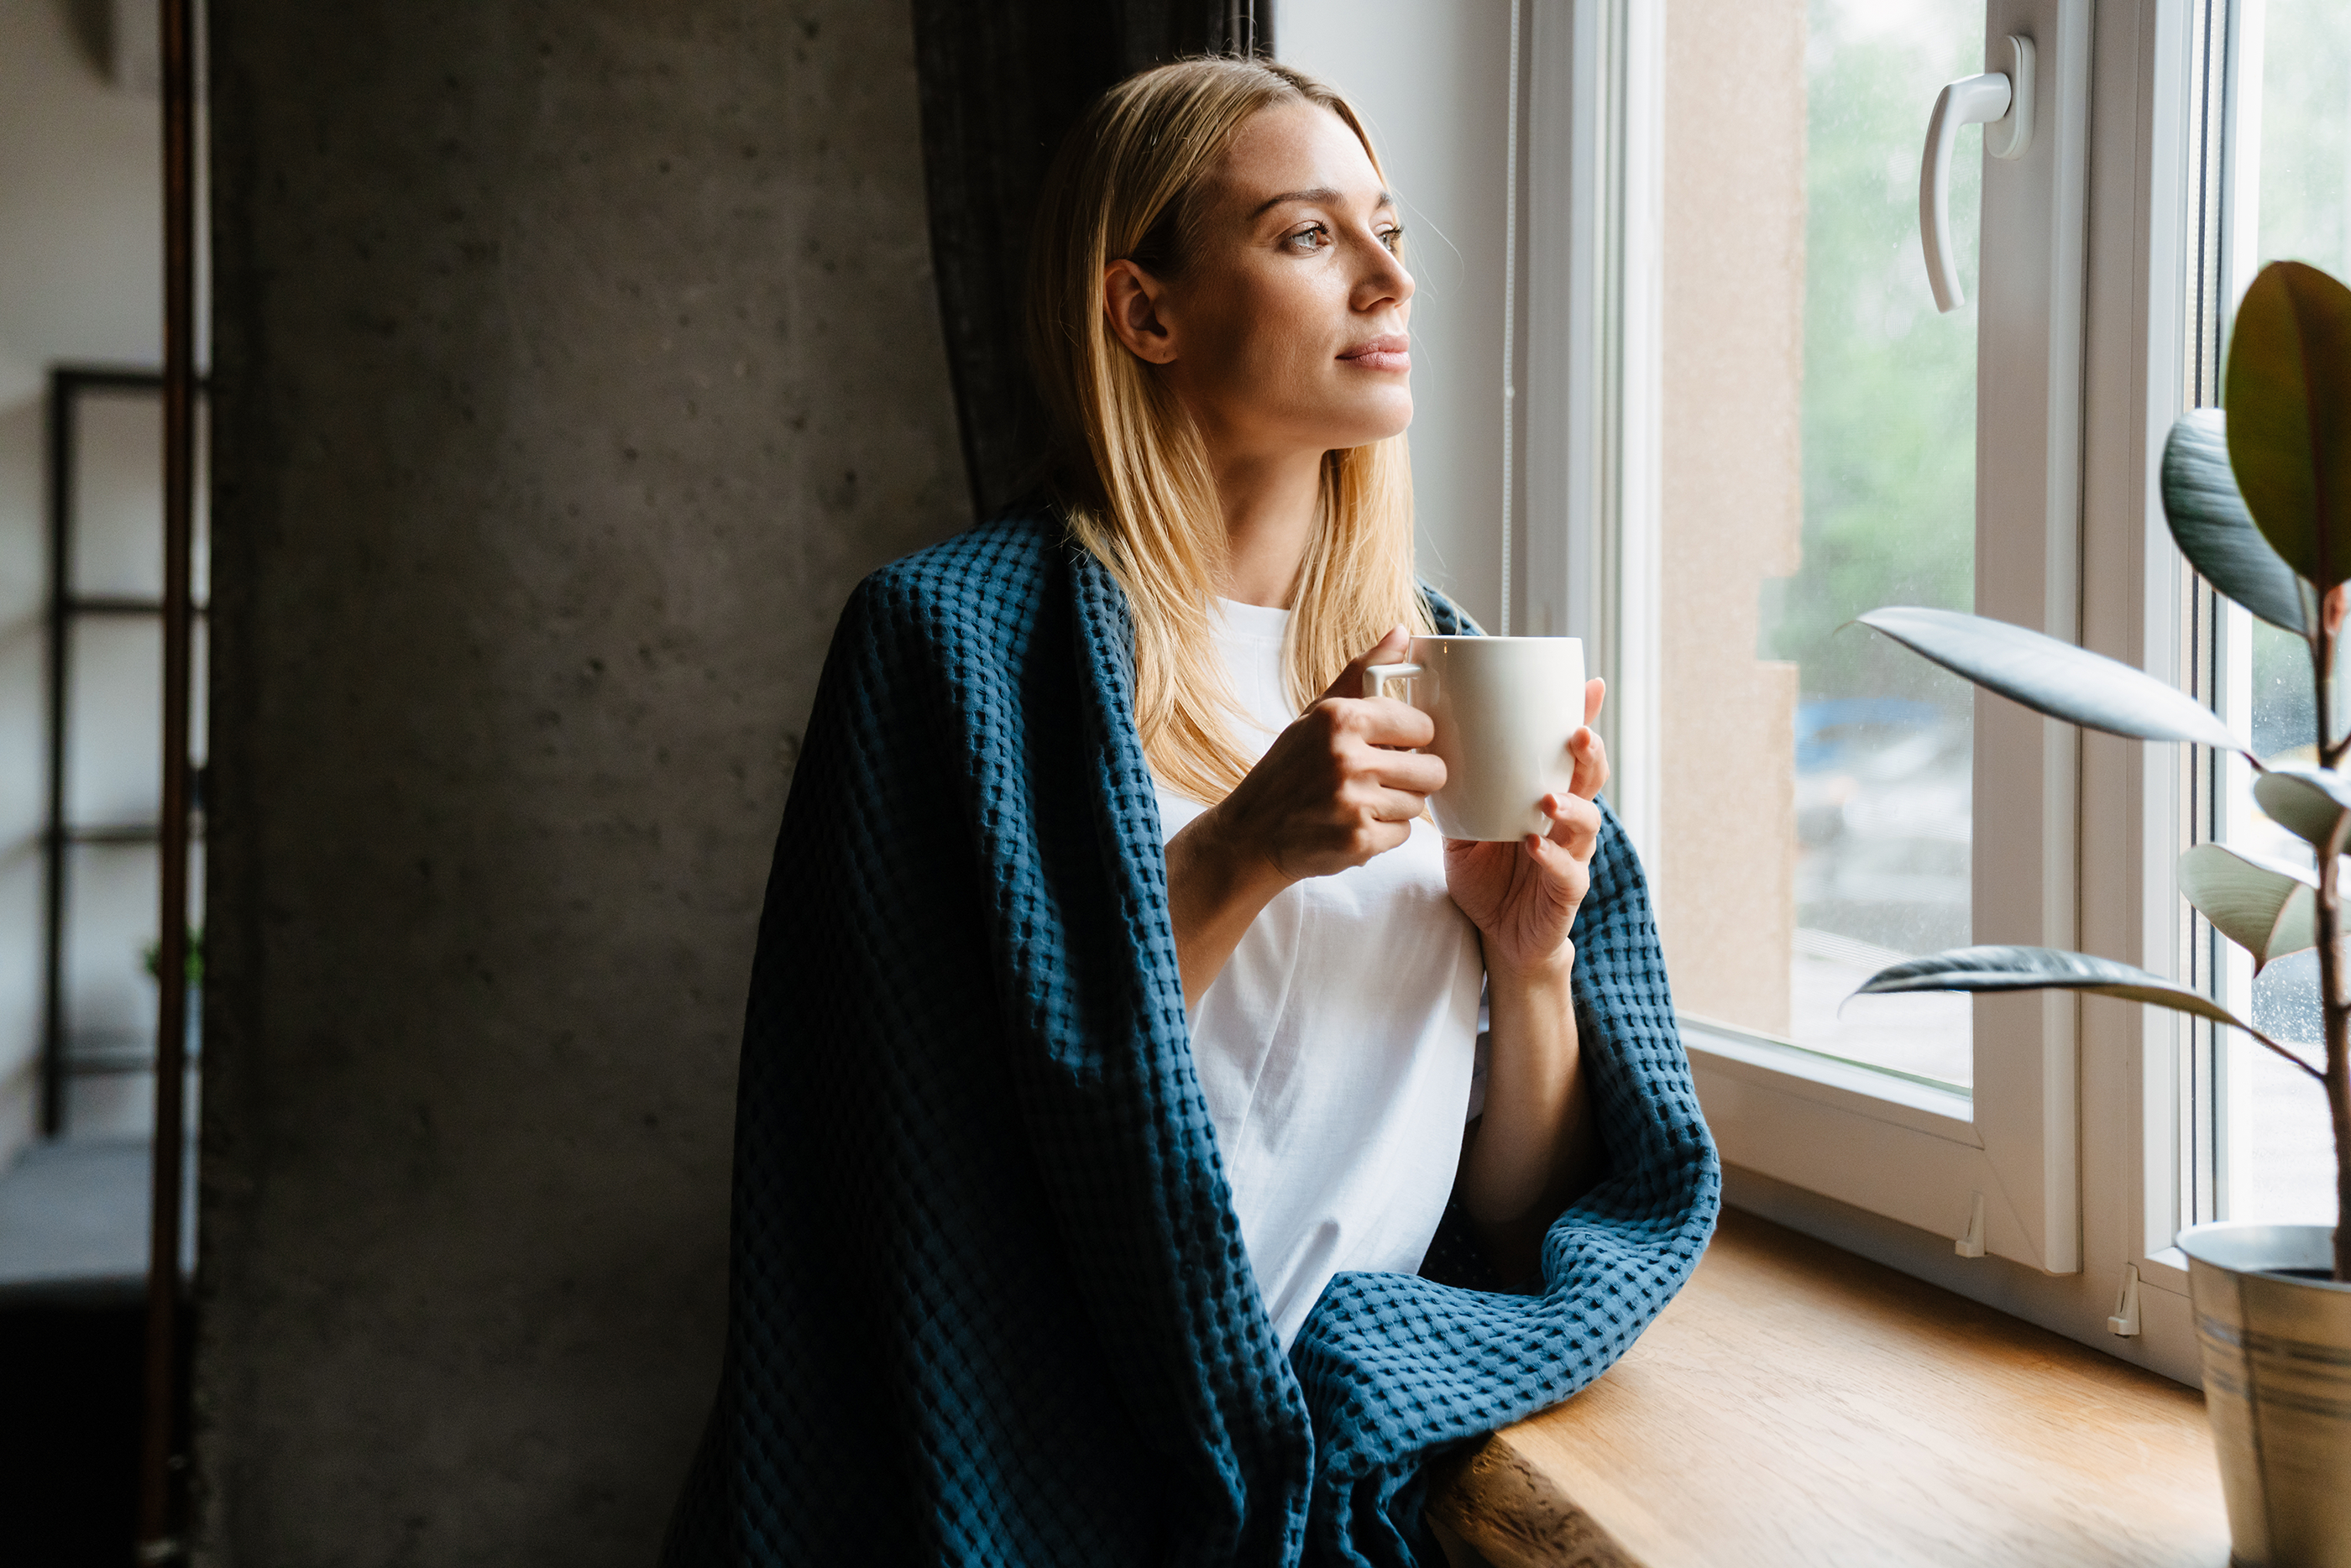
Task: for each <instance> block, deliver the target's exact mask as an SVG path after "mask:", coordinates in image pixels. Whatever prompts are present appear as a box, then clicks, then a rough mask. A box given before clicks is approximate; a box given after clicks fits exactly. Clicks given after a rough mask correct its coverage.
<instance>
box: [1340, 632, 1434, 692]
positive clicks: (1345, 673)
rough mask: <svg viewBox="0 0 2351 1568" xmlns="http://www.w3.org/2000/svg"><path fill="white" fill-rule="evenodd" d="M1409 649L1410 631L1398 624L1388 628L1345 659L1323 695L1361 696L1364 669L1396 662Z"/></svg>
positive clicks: (1410, 645)
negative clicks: (1344, 664)
mask: <svg viewBox="0 0 2351 1568" xmlns="http://www.w3.org/2000/svg"><path fill="white" fill-rule="evenodd" d="M1411 650H1412V633H1411V632H1410V631H1409V630H1407V629H1405V628H1403V627H1400V626H1399V627H1392V628H1389V630H1388V634H1387V635H1386V636H1385V637H1383V638H1381V639H1379V641H1377V642H1375V643H1374V644H1372V646H1371V647H1369V648H1367V649H1364V651H1363V652H1361V653H1359V654H1357V655H1355V657H1354V658H1353V659H1349V660H1348V661H1347V668H1346V669H1344V670H1341V671H1339V679H1337V680H1333V681H1332V682H1331V689H1330V690H1329V691H1325V692H1323V693H1322V695H1323V697H1324V698H1325V699H1329V698H1332V697H1345V698H1350V699H1353V698H1357V697H1361V696H1362V695H1363V694H1364V670H1368V669H1370V668H1371V667H1372V666H1373V665H1374V664H1395V663H1398V662H1400V661H1401V660H1402V659H1403V658H1404V656H1405V654H1406V653H1409V652H1410V651H1411ZM1398 706H1402V704H1398Z"/></svg>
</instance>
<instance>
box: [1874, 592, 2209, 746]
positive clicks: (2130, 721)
mask: <svg viewBox="0 0 2351 1568" xmlns="http://www.w3.org/2000/svg"><path fill="white" fill-rule="evenodd" d="M1857 619H1858V620H1859V621H1860V622H1861V624H1862V625H1864V626H1865V627H1869V628H1873V629H1875V630H1877V631H1882V632H1884V633H1885V634H1886V636H1888V637H1890V638H1892V639H1894V640H1895V641H1896V642H1898V643H1900V644H1902V645H1903V646H1904V647H1905V648H1907V649H1910V650H1911V651H1913V652H1915V653H1918V654H1922V655H1924V656H1925V657H1926V658H1928V659H1933V660H1934V661H1935V662H1936V663H1938V664H1939V665H1941V666H1942V667H1943V668H1944V669H1946V670H1950V671H1952V672H1953V673H1955V674H1959V675H1964V676H1966V677H1967V678H1968V679H1969V680H1972V681H1974V682H1975V683H1976V684H1977V685H1979V686H1981V687H1983V688H1984V689H1985V690H1987V691H1997V692H1998V693H2000V695H2001V696H2002V697H2005V698H2007V699H2008V700H2009V701H2011V702H2021V703H2022V704H2023V705H2024V706H2025V707H2027V708H2030V709H2032V711H2034V712H2036V713H2046V714H2047V715H2048V716H2049V717H2051V718H2053V719H2063V720H2064V721H2065V722H2068V723H2072V724H2080V725H2082V726H2083V727H2084V728H2085V729H2091V730H2103V731H2105V732H2106V733H2107V734H2109V735H2122V736H2126V737H2128V738H2130V739H2134V740H2141V741H2189V742H2194V743H2195V744H2197V745H2199V746H2220V747H2224V748H2227V749H2228V750H2231V751H2242V750H2243V749H2244V748H2242V747H2241V746H2240V745H2238V744H2237V739H2236V737H2235V736H2233V735H2231V734H2230V733H2229V727H2228V726H2227V725H2226V724H2223V723H2222V722H2220V719H2219V718H2218V717H2217V716H2216V715H2215V714H2214V713H2213V711H2211V710H2210V708H2207V707H2205V706H2204V705H2203V704H2202V703H2201V702H2199V701H2196V700H2195V699H2194V698H2193V697H2190V696H2189V695H2188V694H2187V693H2186V692H2184V691H2180V690H2179V688H2178V687H2175V686H2168V685H2166V684H2165V683H2164V682H2162V681H2160V680H2157V679H2156V678H2155V677H2154V676H2152V675H2149V674H2147V672H2146V671H2145V670H2133V669H2132V668H2131V667H2130V666H2129V665H2127V664H2123V663H2119V662H2117V661H2116V660H2115V659H2108V658H2107V657H2106V656H2105V655H2104V654H2102V653H2092V652H2091V651H2090V650H2089V649H2085V648H2076V647H2074V645H2073V644H2072V643H2070V642H2060V641H2058V640H2057V639H2055V638H2053V637H2047V636H2044V635H2043V634H2042V633H2040V632H2037V631H2028V630H2026V629H2025V628H2023V627H2021V626H2011V625H2009V624H2008V623H2007V622H2006V621H1999V620H1987V619H1985V618H1983V617H1982V616H1975V615H1962V614H1960V613H1959V611H1957V610H1941V609H1920V608H1917V607H1914V606H1907V605H1896V606H1892V607H1887V608H1885V609H1874V610H1871V611H1869V612H1868V613H1867V614H1865V615H1862V616H1859V617H1857Z"/></svg>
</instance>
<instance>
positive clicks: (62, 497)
mask: <svg viewBox="0 0 2351 1568" xmlns="http://www.w3.org/2000/svg"><path fill="white" fill-rule="evenodd" d="M197 390H198V393H199V395H201V394H202V393H203V391H204V382H203V381H201V380H199V381H198V382H197ZM93 392H95V393H124V392H130V393H146V394H152V395H153V396H154V397H155V398H156V399H157V400H161V399H162V394H163V378H162V375H161V374H160V373H158V372H156V371H153V370H145V369H131V368H126V367H122V366H105V365H60V366H56V367H53V368H52V369H50V371H49V396H48V432H47V433H48V452H47V467H48V503H49V616H48V633H49V639H48V642H49V646H48V653H49V668H48V676H49V690H48V741H49V756H48V764H49V766H48V811H47V823H46V824H45V825H44V827H43V832H42V850H43V860H44V867H43V868H44V871H45V873H46V876H45V886H44V888H43V894H44V907H43V924H44V950H43V955H42V956H43V973H42V1008H41V1130H42V1132H43V1133H44V1135H46V1136H47V1137H56V1136H57V1135H58V1134H59V1133H61V1132H63V1131H64V1130H65V1118H66V1096H65V1086H66V1080H67V1079H68V1078H69V1077H79V1076H87V1075H108V1074H124V1073H137V1072H147V1071H152V1070H153V1067H154V1042H153V1041H152V1040H141V1041H140V1042H138V1043H137V1044H136V1045H135V1047H133V1046H121V1047H115V1046H107V1045H92V1044H89V1042H90V1041H91V1040H92V1039H94V1038H102V1037H103V1036H93V1035H91V1034H89V1033H77V1032H75V1031H74V1030H73V1028H72V1024H71V1020H70V1019H69V1018H68V1005H67V998H66V989H65V970H66V910H67V906H68V901H69V888H70V882H71V877H72V869H71V857H70V856H69V855H68V850H70V849H73V848H77V847H85V846H86V847H123V848H128V847H136V846H146V845H152V844H159V843H161V842H162V830H161V829H160V828H159V827H158V826H156V825H154V824H152V823H73V822H69V821H68V820H67V817H66V783H67V779H68V774H69V773H70V760H71V742H72V735H71V732H70V729H69V725H68V717H69V713H70V708H69V703H68V699H69V698H70V696H71V692H72V680H73V677H72V662H71V660H72V653H73V627H74V624H75V623H76V622H77V621H78V620H81V619H84V618H143V617H151V616H152V617H153V618H157V619H158V620H160V619H162V615H163V602H162V599H161V598H160V597H156V598H151V597H146V596H144V595H137V594H103V593H94V594H86V593H81V592H78V591H77V590H76V588H75V587H74V582H73V559H74V557H73V543H74V527H75V522H76V512H75V505H76V496H75V494H74V479H75V456H76V450H77V441H78V429H79V426H78V405H79V401H80V400H81V398H82V397H83V396H84V395H85V394H88V393H93ZM160 528H161V522H160V519H159V522H158V529H159V535H158V538H159V547H160V538H161V535H160ZM205 609H206V607H204V606H203V605H199V606H197V607H195V613H196V615H197V616H199V617H202V616H204V613H205ZM197 776H198V779H199V781H201V777H202V774H201V772H199V774H198V775H197ZM191 804H192V805H193V808H194V814H195V815H196V819H197V820H198V821H201V813H202V810H203V797H202V794H201V789H199V793H198V794H197V797H196V799H195V800H194V801H193V802H192V803H191ZM198 836H201V835H198ZM113 1037H114V1038H117V1039H120V1038H122V1036H121V1035H120V1033H119V1032H117V1033H116V1034H115V1035H114V1036H113Z"/></svg>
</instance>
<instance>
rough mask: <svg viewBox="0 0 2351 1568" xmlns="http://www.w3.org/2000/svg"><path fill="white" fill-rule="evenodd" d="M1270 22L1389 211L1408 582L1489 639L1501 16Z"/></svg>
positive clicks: (1445, 1)
mask: <svg viewBox="0 0 2351 1568" xmlns="http://www.w3.org/2000/svg"><path fill="white" fill-rule="evenodd" d="M1275 23H1276V27H1275V34H1274V39H1275V45H1276V47H1277V50H1278V52H1279V53H1280V57H1281V59H1282V61H1283V63H1284V64H1287V65H1291V66H1295V67H1298V68H1299V69H1301V70H1303V71H1307V72H1309V73H1311V74H1312V75H1314V76H1317V77H1320V78H1323V79H1324V80H1325V81H1328V82H1329V83H1330V84H1331V85H1332V87H1335V88H1338V89H1339V90H1340V91H1342V92H1343V93H1345V94H1346V95H1347V97H1348V99H1350V101H1352V102H1353V104H1354V105H1355V107H1356V109H1357V110H1358V111H1359V112H1360V113H1362V114H1363V116H1364V119H1365V121H1366V123H1367V124H1368V125H1369V126H1370V128H1371V131H1372V140H1373V142H1374V145H1375V146H1376V147H1377V148H1378V150H1379V154H1380V160H1381V163H1382V166H1383V167H1384V169H1385V170H1386V171H1387V176H1388V183H1389V186H1390V188H1391V189H1393V190H1394V191H1395V192H1396V195H1397V197H1398V199H1399V200H1400V201H1401V202H1402V203H1403V206H1404V222H1405V252H1406V258H1407V262H1408V265H1410V266H1411V268H1412V273H1413V278H1414V281H1415V282H1416V284H1417V285H1418V286H1419V287H1418V292H1417V293H1416V295H1415V296H1414V297H1413V304H1412V338H1413V344H1412V390H1413V407H1414V414H1413V421H1412V463H1413V497H1414V504H1415V507H1416V511H1417V512H1418V514H1419V523H1420V568H1421V572H1422V574H1423V575H1424V576H1426V577H1427V578H1428V579H1429V580H1430V581H1432V582H1434V583H1436V584H1437V586H1438V587H1442V588H1444V589H1446V590H1447V592H1449V593H1451V594H1453V595H1454V596H1455V597H1458V598H1459V599H1460V600H1461V602H1462V604H1463V606H1464V607H1466V608H1467V609H1468V611H1469V612H1470V614H1472V615H1474V616H1476V617H1477V618H1479V620H1480V621H1481V622H1483V623H1484V624H1485V626H1486V628H1487V629H1489V630H1496V629H1499V626H1498V622H1499V612H1500V608H1501V548H1502V530H1501V508H1502V275H1503V265H1502V261H1503V254H1502V253H1503V230H1504V198H1505V195H1506V193H1507V192H1506V187H1507V183H1508V182H1507V179H1506V174H1505V171H1506V168H1507V159H1508V153H1509V142H1508V137H1507V131H1508V125H1507V123H1506V122H1507V119H1508V114H1509V102H1510V6H1509V5H1508V4H1507V0H1280V8H1279V10H1278V12H1277V13H1276V16H1275Z"/></svg>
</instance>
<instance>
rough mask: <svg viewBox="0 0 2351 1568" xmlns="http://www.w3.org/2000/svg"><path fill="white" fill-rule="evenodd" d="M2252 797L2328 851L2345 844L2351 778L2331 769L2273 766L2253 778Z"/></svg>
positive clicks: (2281, 821)
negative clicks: (2345, 814) (2344, 834)
mask: <svg viewBox="0 0 2351 1568" xmlns="http://www.w3.org/2000/svg"><path fill="white" fill-rule="evenodd" d="M2253 799H2254V800H2255V801H2256V802H2257V803H2258V804H2259V805H2260V806H2261V808H2262V811H2263V812H2264V813H2266V814H2267V815H2268V816H2269V819H2270V820H2271V821H2272V822H2274V823H2276V824H2277V825H2278V826H2280V827H2283V828H2284V829H2285V830H2286V831H2287V832H2288V833H2291V834H2293V835H2294V836H2295V837H2296V838H2299V839H2301V840H2302V841H2303V842H2304V844H2307V845H2309V846H2311V847H2312V848H2313V849H2315V850H2318V851H2320V852H2321V853H2325V851H2327V850H2330V849H2340V848H2341V847H2342V846H2343V840H2342V835H2343V829H2344V823H2343V815H2344V813H2346V812H2351V778H2346V777H2344V776H2343V775H2342V774H2339V773H2336V772H2335V770H2334V769H2332V768H2293V767H2287V768H2281V767H2273V768H2271V769H2270V771H2269V772H2267V773H2265V774H2262V776H2261V777H2259V778H2257V779H2255V780H2254V781H2253Z"/></svg>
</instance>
